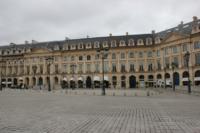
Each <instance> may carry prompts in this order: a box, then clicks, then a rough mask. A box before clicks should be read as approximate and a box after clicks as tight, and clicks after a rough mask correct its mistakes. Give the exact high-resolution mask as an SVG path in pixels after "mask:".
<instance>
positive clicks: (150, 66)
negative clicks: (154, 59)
mask: <svg viewBox="0 0 200 133" xmlns="http://www.w3.org/2000/svg"><path fill="white" fill-rule="evenodd" d="M148 71H153V65H152V63H151V62H149V63H148Z"/></svg>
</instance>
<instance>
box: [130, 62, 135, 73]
mask: <svg viewBox="0 0 200 133" xmlns="http://www.w3.org/2000/svg"><path fill="white" fill-rule="evenodd" d="M134 71H135V67H134V64H133V63H131V64H130V72H134Z"/></svg>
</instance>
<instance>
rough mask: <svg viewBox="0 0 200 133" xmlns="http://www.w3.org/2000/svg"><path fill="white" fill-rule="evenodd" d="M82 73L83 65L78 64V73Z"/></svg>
mask: <svg viewBox="0 0 200 133" xmlns="http://www.w3.org/2000/svg"><path fill="white" fill-rule="evenodd" d="M82 72H83V64H79V65H78V73H82Z"/></svg>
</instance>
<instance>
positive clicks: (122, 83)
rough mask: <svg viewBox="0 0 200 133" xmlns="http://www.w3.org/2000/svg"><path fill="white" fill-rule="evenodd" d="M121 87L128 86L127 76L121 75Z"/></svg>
mask: <svg viewBox="0 0 200 133" xmlns="http://www.w3.org/2000/svg"><path fill="white" fill-rule="evenodd" d="M121 87H122V88H126V76H124V75H123V76H121Z"/></svg>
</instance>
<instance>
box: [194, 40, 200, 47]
mask: <svg viewBox="0 0 200 133" xmlns="http://www.w3.org/2000/svg"><path fill="white" fill-rule="evenodd" d="M199 48H200V41H196V42H194V49H199Z"/></svg>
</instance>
